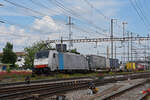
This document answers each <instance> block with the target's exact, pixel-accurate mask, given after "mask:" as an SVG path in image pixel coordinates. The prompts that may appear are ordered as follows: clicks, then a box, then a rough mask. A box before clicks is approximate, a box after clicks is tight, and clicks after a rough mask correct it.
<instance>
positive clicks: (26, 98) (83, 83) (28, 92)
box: [0, 74, 150, 100]
mask: <svg viewBox="0 0 150 100" xmlns="http://www.w3.org/2000/svg"><path fill="white" fill-rule="evenodd" d="M148 76H150V74H142V75H133V76H130V78H131V79H137V78H144V77H148ZM127 79H128V76H124V77H114V78H109V79H101V80H94V81H93V82H94V83H95V84H96V85H97V86H100V85H104V84H106V83H114V82H117V81H123V80H127ZM89 81H91V80H80V81H79V80H76V81H75V80H68V81H65V82H54V83H53V84H52V83H45V84H38V85H24V86H15V87H4V88H0V100H10V99H11V100H12V98H13V100H17V99H18V98H19V99H18V100H32V99H33V98H34V96H33V95H34V94H37V95H38V97H39V98H43V97H46V96H53V95H56V94H58V93H64V92H67V91H71V90H75V89H83V88H88V83H89Z"/></svg>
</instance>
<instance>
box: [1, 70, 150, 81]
mask: <svg viewBox="0 0 150 100" xmlns="http://www.w3.org/2000/svg"><path fill="white" fill-rule="evenodd" d="M137 72H150V70H148V71H137ZM129 73H132V72H117V73H116V72H108V73H99V72H93V73H86V74H83V73H74V74H63V73H58V74H53V75H49V76H45V75H40V76H38V75H35V77H32V73H31V72H24V71H23V72H13V71H11V72H9V73H8V72H6V73H1V72H0V82H3V83H8V82H20V81H24V80H25V77H26V76H30V77H31V80H42V79H57V78H73V77H87V76H90V77H98V78H99V79H101V78H103V77H104V76H105V75H115V74H129Z"/></svg>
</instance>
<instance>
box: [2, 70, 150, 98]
mask: <svg viewBox="0 0 150 100" xmlns="http://www.w3.org/2000/svg"><path fill="white" fill-rule="evenodd" d="M149 77H150V73H149V72H142V73H132V74H131V73H130V74H119V75H113V76H111V75H107V76H104V77H103V78H101V79H99V77H78V78H77V77H76V78H68V79H66V78H65V79H51V80H48V79H47V80H40V81H31V82H30V83H28V84H27V83H25V82H22V83H16V84H15V83H12V84H11V83H9V84H0V100H62V99H60V98H64V99H63V100H148V98H147V97H148V95H149V91H150V90H149V88H150V85H149V82H150V79H149ZM90 83H93V84H94V87H95V88H96V89H97V92H96V93H94V92H93V90H92V89H91V88H89V87H90ZM145 98H147V99H145Z"/></svg>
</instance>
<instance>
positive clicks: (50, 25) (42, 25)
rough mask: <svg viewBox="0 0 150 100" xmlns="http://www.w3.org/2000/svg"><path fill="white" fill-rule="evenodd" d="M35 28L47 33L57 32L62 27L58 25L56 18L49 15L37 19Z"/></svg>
mask: <svg viewBox="0 0 150 100" xmlns="http://www.w3.org/2000/svg"><path fill="white" fill-rule="evenodd" d="M32 27H33V29H34V30H37V31H40V32H43V33H47V32H51V31H52V32H56V31H58V30H59V29H60V28H61V27H59V26H57V25H56V23H55V22H54V20H53V19H52V18H51V17H49V16H44V17H43V18H42V19H35V21H34V23H33V25H32Z"/></svg>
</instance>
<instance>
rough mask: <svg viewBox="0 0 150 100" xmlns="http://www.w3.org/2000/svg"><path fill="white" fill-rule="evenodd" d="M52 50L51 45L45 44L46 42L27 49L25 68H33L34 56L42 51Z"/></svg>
mask: <svg viewBox="0 0 150 100" xmlns="http://www.w3.org/2000/svg"><path fill="white" fill-rule="evenodd" d="M50 49H52V47H51V45H50V44H45V43H44V41H41V42H37V43H34V44H33V45H32V46H29V47H26V48H25V49H24V51H25V54H26V55H25V66H26V67H31V68H32V67H33V62H34V56H35V54H36V53H37V52H39V51H41V50H50Z"/></svg>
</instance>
